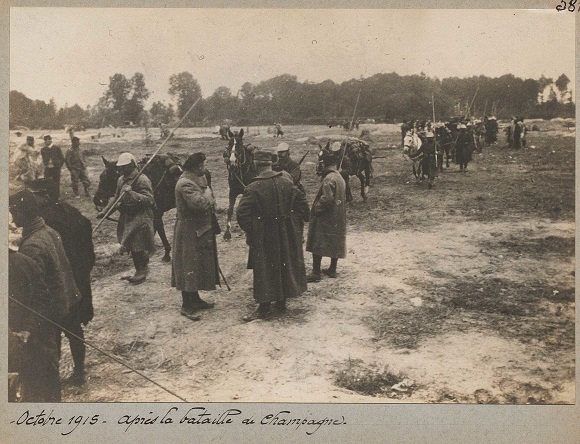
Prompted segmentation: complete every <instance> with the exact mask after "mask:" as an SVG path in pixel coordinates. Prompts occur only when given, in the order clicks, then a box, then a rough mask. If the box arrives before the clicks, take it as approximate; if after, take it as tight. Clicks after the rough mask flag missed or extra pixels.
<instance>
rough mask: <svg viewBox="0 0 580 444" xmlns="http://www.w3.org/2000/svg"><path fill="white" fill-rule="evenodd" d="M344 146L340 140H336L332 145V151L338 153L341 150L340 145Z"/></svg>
mask: <svg viewBox="0 0 580 444" xmlns="http://www.w3.org/2000/svg"><path fill="white" fill-rule="evenodd" d="M341 146H342V144H341V143H340V142H334V143H333V144H332V145H331V146H330V151H332V152H333V153H336V152H337V151H340V147H341Z"/></svg>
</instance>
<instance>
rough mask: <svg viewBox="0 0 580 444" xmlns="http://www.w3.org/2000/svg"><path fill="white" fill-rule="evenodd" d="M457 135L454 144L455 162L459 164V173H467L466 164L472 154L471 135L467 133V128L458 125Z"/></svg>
mask: <svg viewBox="0 0 580 444" xmlns="http://www.w3.org/2000/svg"><path fill="white" fill-rule="evenodd" d="M457 128H458V129H459V134H458V135H457V141H456V143H455V161H456V163H457V164H459V171H460V172H462V173H465V172H467V164H468V163H469V162H470V161H471V158H472V152H473V135H472V134H471V133H470V132H468V131H467V126H466V125H463V124H460V125H459V126H458V127H457Z"/></svg>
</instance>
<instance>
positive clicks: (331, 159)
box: [97, 143, 346, 322]
mask: <svg viewBox="0 0 580 444" xmlns="http://www.w3.org/2000/svg"><path fill="white" fill-rule="evenodd" d="M339 145H340V144H339ZM337 154H338V153H334V152H332V153H329V155H325V156H324V157H323V158H322V162H323V163H324V167H325V168H324V170H323V172H322V175H321V176H322V182H321V186H320V189H319V192H318V194H317V196H316V199H315V200H314V203H313V205H312V208H309V206H308V203H307V201H306V194H305V192H304V188H303V187H302V184H301V183H300V178H301V171H300V165H299V164H298V163H297V162H296V161H294V160H293V159H292V158H291V157H290V152H289V145H288V144H287V143H281V144H279V145H278V147H277V149H276V153H274V152H273V151H272V150H257V151H255V152H254V153H253V162H254V164H255V167H256V172H257V175H256V177H255V178H254V179H253V180H252V181H251V183H250V184H249V185H247V187H246V188H245V192H244V194H243V196H242V198H241V200H240V202H239V205H238V208H237V221H238V224H239V226H240V228H241V229H242V230H243V231H244V232H245V233H246V238H247V244H248V246H249V256H248V268H250V269H252V270H253V273H254V286H253V288H254V289H253V292H254V298H255V300H256V302H258V306H257V308H256V309H255V310H254V311H252V312H251V313H250V314H248V315H247V316H244V318H243V320H244V321H246V322H249V321H253V320H255V319H262V318H267V317H269V316H270V314H271V305H272V304H274V308H275V309H277V310H279V311H284V310H285V307H286V300H287V299H289V298H293V297H296V296H298V295H300V294H301V293H302V292H304V291H305V290H306V285H307V282H318V281H320V280H321V274H322V271H321V261H322V257H330V258H331V264H330V267H329V268H328V269H327V270H324V273H325V274H326V275H328V276H330V277H332V278H335V277H336V267H337V262H338V259H339V258H344V257H345V255H346V251H345V248H346V247H345V245H346V206H345V204H346V202H345V201H346V196H345V193H346V187H345V183H344V180H343V178H342V176H341V175H340V174H339V173H338V171H337V163H338V155H337ZM117 168H118V170H119V173H120V178H119V182H118V184H117V192H116V195H115V198H114V199H113V200H112V201H111V203H110V204H109V206H108V207H106V208H104V209H103V210H102V211H101V212H99V214H98V215H97V218H102V217H104V216H105V215H106V214H109V213H111V211H112V210H113V209H115V210H118V211H119V213H120V216H119V222H118V226H117V236H118V241H119V243H120V244H121V245H122V246H123V247H124V248H125V249H126V250H127V251H129V252H131V255H132V256H133V261H134V265H135V274H134V275H133V276H127V277H126V279H127V280H128V281H129V282H131V283H133V284H140V283H142V282H144V281H145V280H146V277H147V274H148V266H147V264H148V260H149V259H148V258H149V254H150V253H151V252H152V251H153V248H154V242H153V234H154V230H153V216H152V210H153V206H154V199H153V190H152V186H151V182H150V180H149V179H148V178H147V176H145V175H140V174H139V171H138V169H137V165H136V161H135V158H134V157H133V156H132V155H131V154H130V153H122V154H121V155H120V156H119V159H118V161H117ZM210 180H211V175H210V174H209V173H208V171H207V169H206V156H205V154H204V153H201V152H198V153H194V154H192V155H190V156H189V157H188V158H187V160H186V161H185V163H184V164H183V173H182V174H181V176H180V177H179V179H178V181H177V184H176V186H175V203H176V209H177V212H176V224H175V231H174V236H173V258H172V274H171V282H172V286H173V287H175V288H176V289H177V290H178V291H180V292H181V297H182V305H181V314H182V315H183V316H185V317H187V318H189V319H191V320H199V319H201V316H200V315H199V312H200V310H205V309H211V308H213V307H214V303H213V302H208V301H205V300H203V299H202V298H201V297H200V294H199V292H200V291H212V290H215V289H216V285H219V284H220V269H219V264H218V257H217V246H216V235H217V234H218V233H219V232H220V228H219V224H218V223H217V218H216V215H215V208H216V202H215V197H214V193H213V189H212V187H211V183H210ZM305 222H310V228H309V235H308V239H307V242H306V250H307V251H310V252H312V254H313V270H312V273H311V274H310V275H308V276H307V275H306V270H305V264H304V255H303V251H302V245H303V228H304V223H305Z"/></svg>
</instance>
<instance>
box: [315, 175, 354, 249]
mask: <svg viewBox="0 0 580 444" xmlns="http://www.w3.org/2000/svg"><path fill="white" fill-rule="evenodd" d="M306 251H310V252H311V253H313V254H316V255H318V256H324V257H331V258H339V259H340V258H345V257H346V184H345V182H344V179H343V178H342V176H341V175H340V173H339V172H338V171H337V170H336V166H330V167H327V168H325V169H324V170H323V171H322V183H321V184H320V189H319V190H318V194H317V195H316V198H315V199H314V203H313V204H312V210H311V212H310V223H309V225H308V238H307V240H306Z"/></svg>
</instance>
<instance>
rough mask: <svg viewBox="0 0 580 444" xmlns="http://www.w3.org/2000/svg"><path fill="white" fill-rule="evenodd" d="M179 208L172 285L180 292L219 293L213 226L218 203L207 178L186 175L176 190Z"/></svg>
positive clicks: (188, 173) (174, 240)
mask: <svg viewBox="0 0 580 444" xmlns="http://www.w3.org/2000/svg"><path fill="white" fill-rule="evenodd" d="M175 204H176V208H177V218H176V221H175V232H174V235H173V266H172V277H171V284H172V286H173V287H175V288H177V289H178V290H180V291H188V292H194V291H198V290H215V288H216V284H219V274H218V262H217V247H216V238H215V233H214V230H213V226H212V215H213V212H214V207H215V200H214V197H213V193H212V190H211V188H210V187H209V186H208V183H207V179H206V177H205V176H201V177H200V176H196V175H195V174H194V173H193V172H190V171H184V172H183V174H182V175H181V177H180V178H179V180H178V181H177V184H176V186H175Z"/></svg>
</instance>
